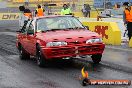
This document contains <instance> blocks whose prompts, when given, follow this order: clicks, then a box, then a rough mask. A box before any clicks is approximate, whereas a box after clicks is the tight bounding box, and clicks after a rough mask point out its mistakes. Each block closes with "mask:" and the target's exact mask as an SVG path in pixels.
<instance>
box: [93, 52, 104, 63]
mask: <svg viewBox="0 0 132 88" xmlns="http://www.w3.org/2000/svg"><path fill="white" fill-rule="evenodd" d="M91 58H92V60H93V62H94V63H95V64H98V63H99V62H100V61H101V58H102V54H96V55H92V56H91Z"/></svg>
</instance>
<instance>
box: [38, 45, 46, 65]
mask: <svg viewBox="0 0 132 88" xmlns="http://www.w3.org/2000/svg"><path fill="white" fill-rule="evenodd" d="M36 59H37V65H38V66H39V67H45V66H46V59H45V56H44V55H43V54H42V51H41V48H40V46H39V45H38V46H37V51H36Z"/></svg>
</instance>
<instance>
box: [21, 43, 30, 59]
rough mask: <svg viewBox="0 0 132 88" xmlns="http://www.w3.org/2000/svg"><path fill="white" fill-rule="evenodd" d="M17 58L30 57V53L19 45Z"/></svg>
mask: <svg viewBox="0 0 132 88" xmlns="http://www.w3.org/2000/svg"><path fill="white" fill-rule="evenodd" d="M18 50H19V58H20V59H21V60H26V59H30V54H29V53H28V52H27V51H26V50H25V49H24V48H23V47H22V46H21V45H20V46H19V48H18Z"/></svg>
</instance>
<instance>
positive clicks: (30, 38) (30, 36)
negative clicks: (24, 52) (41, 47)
mask: <svg viewBox="0 0 132 88" xmlns="http://www.w3.org/2000/svg"><path fill="white" fill-rule="evenodd" d="M34 30H35V29H34V26H33V25H32V23H30V24H29V27H28V28H27V47H28V52H29V53H30V54H31V55H35V54H36V51H35V50H36V38H35V31H34Z"/></svg>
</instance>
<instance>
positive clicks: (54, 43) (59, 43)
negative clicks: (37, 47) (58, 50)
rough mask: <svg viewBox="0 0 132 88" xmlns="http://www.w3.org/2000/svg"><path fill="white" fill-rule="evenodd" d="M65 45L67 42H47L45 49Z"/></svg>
mask: <svg viewBox="0 0 132 88" xmlns="http://www.w3.org/2000/svg"><path fill="white" fill-rule="evenodd" d="M65 45H67V42H49V43H47V44H46V46H47V47H52V46H65Z"/></svg>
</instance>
